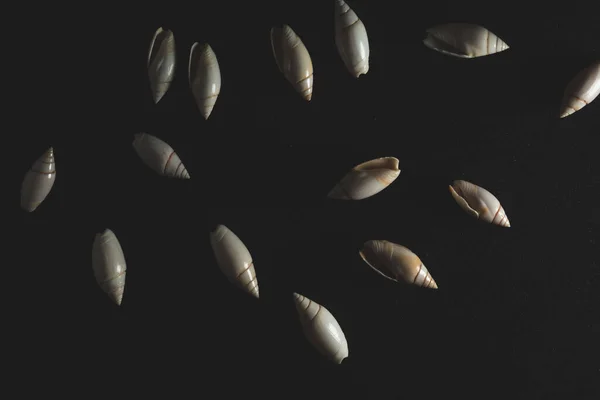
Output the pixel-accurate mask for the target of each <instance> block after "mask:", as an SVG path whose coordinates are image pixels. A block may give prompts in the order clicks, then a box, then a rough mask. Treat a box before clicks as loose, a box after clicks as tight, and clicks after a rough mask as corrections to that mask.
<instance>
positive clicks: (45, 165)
mask: <svg viewBox="0 0 600 400" xmlns="http://www.w3.org/2000/svg"><path fill="white" fill-rule="evenodd" d="M55 179H56V164H55V163H54V149H53V148H52V147H50V148H49V149H48V150H46V152H45V153H44V154H42V156H41V157H40V158H38V159H37V160H36V161H35V162H34V163H33V165H32V166H31V168H30V169H29V171H27V173H26V174H25V178H24V179H23V183H22V185H21V208H22V209H23V210H25V211H28V212H32V211H34V210H35V209H36V208H38V206H39V205H40V204H41V203H42V202H43V201H44V200H45V199H46V196H48V193H50V190H52V186H53V185H54V180H55Z"/></svg>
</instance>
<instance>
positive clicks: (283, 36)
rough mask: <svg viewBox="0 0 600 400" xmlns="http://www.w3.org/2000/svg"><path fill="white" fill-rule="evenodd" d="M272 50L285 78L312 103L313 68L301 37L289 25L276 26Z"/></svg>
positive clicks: (272, 35)
mask: <svg viewBox="0 0 600 400" xmlns="http://www.w3.org/2000/svg"><path fill="white" fill-rule="evenodd" d="M271 48H272V49H273V56H274V57H275V62H276V63H277V67H278V68H279V70H280V71H281V73H282V74H283V76H285V78H286V79H287V80H288V81H289V82H290V83H291V84H292V85H293V86H294V88H295V89H296V91H297V92H298V93H300V94H301V95H302V97H304V99H306V100H308V101H310V99H311V98H312V93H313V66H312V61H311V59H310V54H308V50H307V49H306V46H304V43H302V40H301V39H300V37H298V35H296V32H294V31H293V30H292V28H290V27H289V25H283V26H281V27H278V26H275V27H273V28H271Z"/></svg>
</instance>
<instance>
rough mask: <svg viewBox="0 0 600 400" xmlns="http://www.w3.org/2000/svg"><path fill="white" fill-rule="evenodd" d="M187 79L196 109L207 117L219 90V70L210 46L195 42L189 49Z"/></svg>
mask: <svg viewBox="0 0 600 400" xmlns="http://www.w3.org/2000/svg"><path fill="white" fill-rule="evenodd" d="M188 80H189V81H190V88H191V89H192V94H193V95H194V98H195V99H196V104H197V105H198V109H199V110H200V112H201V113H202V116H203V117H204V119H208V117H209V116H210V113H211V112H212V110H213V107H214V106H215V103H216V102H217V98H218V97H219V93H220V92H221V70H220V69H219V62H218V61H217V56H216V55H215V52H214V51H213V49H212V47H210V45H209V44H208V43H205V44H203V45H199V44H198V43H197V42H196V43H194V44H193V45H192V49H191V50H190V64H189V67H188Z"/></svg>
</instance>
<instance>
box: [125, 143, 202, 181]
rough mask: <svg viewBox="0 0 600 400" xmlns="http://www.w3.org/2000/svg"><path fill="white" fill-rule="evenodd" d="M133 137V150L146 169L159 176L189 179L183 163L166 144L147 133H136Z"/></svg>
mask: <svg viewBox="0 0 600 400" xmlns="http://www.w3.org/2000/svg"><path fill="white" fill-rule="evenodd" d="M133 137H134V140H133V148H134V149H135V151H136V153H137V154H138V156H140V158H141V159H142V161H143V162H144V164H146V165H147V166H148V167H150V168H152V169H153V170H154V171H155V172H157V173H158V174H159V175H163V176H168V177H170V178H180V179H190V174H189V173H188V172H187V169H185V166H184V165H183V162H181V159H180V158H179V156H178V155H177V154H176V153H175V150H173V149H172V148H171V146H169V145H168V144H167V143H165V142H163V141H162V140H160V139H159V138H157V137H155V136H152V135H148V134H147V133H136V134H135V135H133Z"/></svg>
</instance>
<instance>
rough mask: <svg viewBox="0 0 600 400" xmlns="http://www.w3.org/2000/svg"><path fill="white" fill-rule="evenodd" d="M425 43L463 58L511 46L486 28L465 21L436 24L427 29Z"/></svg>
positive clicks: (479, 55) (483, 54) (495, 51)
mask: <svg viewBox="0 0 600 400" xmlns="http://www.w3.org/2000/svg"><path fill="white" fill-rule="evenodd" d="M423 43H424V44H425V46H427V47H429V48H430V49H433V50H436V51H439V52H440V53H444V54H447V55H450V56H455V57H461V58H474V57H482V56H487V55H490V54H494V53H499V52H501V51H504V50H507V49H508V48H509V46H508V45H507V44H506V43H504V41H503V40H502V39H500V38H499V37H498V36H496V35H495V34H494V33H492V32H490V31H489V30H487V29H486V28H484V27H482V26H479V25H474V24H463V23H452V24H444V25H438V26H434V27H433V28H430V29H428V30H427V37H426V38H425V40H423Z"/></svg>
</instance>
